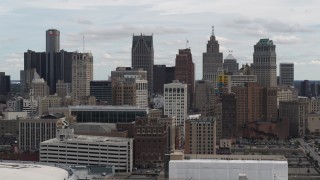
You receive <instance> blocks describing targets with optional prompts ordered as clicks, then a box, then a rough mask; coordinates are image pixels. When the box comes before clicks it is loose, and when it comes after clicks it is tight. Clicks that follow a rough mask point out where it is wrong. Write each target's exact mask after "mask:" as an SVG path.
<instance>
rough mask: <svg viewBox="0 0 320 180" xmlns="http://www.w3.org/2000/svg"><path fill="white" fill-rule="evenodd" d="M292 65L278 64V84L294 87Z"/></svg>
mask: <svg viewBox="0 0 320 180" xmlns="http://www.w3.org/2000/svg"><path fill="white" fill-rule="evenodd" d="M293 81H294V64H293V63H280V84H281V85H288V86H294V84H293Z"/></svg>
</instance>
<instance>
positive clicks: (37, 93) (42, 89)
mask: <svg viewBox="0 0 320 180" xmlns="http://www.w3.org/2000/svg"><path fill="white" fill-rule="evenodd" d="M30 95H31V96H34V97H35V98H38V97H45V96H48V95H49V87H48V85H47V82H46V81H45V80H44V79H43V78H39V77H38V78H34V79H33V80H32V84H31V91H30Z"/></svg>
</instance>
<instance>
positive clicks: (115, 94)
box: [112, 78, 137, 106]
mask: <svg viewBox="0 0 320 180" xmlns="http://www.w3.org/2000/svg"><path fill="white" fill-rule="evenodd" d="M136 100H137V96H136V81H135V79H133V78H118V79H117V78H114V79H112V105H114V106H123V105H127V106H136Z"/></svg>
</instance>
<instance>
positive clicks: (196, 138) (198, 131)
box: [184, 116, 216, 154]
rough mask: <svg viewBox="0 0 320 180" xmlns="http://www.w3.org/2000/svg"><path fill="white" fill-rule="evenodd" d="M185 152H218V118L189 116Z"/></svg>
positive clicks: (186, 127)
mask: <svg viewBox="0 0 320 180" xmlns="http://www.w3.org/2000/svg"><path fill="white" fill-rule="evenodd" d="M184 153H185V154H216V119H215V118H214V117H212V116H209V117H205V116H200V117H189V119H188V120H187V121H186V126H185V146H184Z"/></svg>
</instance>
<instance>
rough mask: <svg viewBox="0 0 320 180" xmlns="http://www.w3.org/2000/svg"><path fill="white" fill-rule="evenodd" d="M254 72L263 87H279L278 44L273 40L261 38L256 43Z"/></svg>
mask: <svg viewBox="0 0 320 180" xmlns="http://www.w3.org/2000/svg"><path fill="white" fill-rule="evenodd" d="M252 66H253V73H254V75H257V82H258V84H259V85H261V86H263V87H277V61H276V45H274V44H273V41H272V40H269V39H260V40H259V42H258V43H257V44H256V45H254V53H253V64H252Z"/></svg>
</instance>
